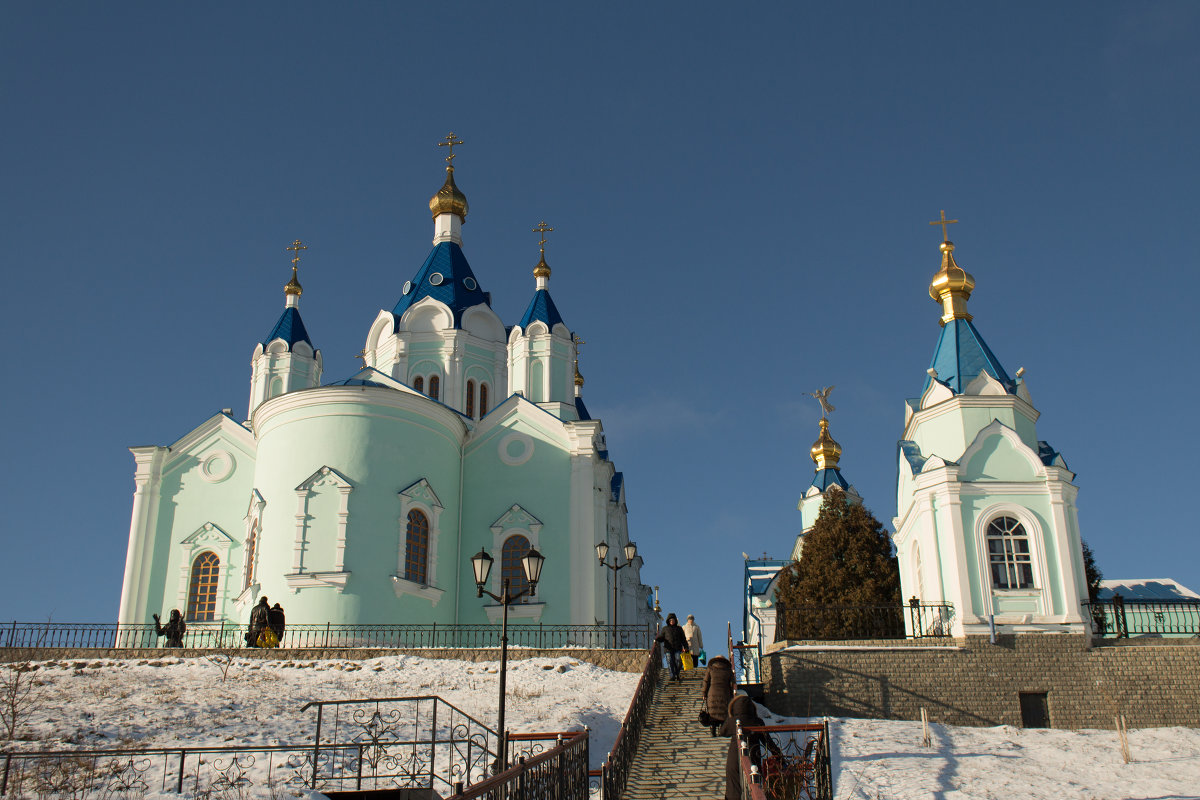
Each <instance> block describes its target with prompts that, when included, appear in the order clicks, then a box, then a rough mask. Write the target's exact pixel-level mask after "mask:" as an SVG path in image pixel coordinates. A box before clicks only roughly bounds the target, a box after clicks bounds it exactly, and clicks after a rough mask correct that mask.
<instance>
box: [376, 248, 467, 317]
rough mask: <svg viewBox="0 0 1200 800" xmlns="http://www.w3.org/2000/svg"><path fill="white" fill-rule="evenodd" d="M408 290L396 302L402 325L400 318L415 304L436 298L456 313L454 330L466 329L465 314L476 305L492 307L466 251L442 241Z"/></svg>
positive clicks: (407, 284)
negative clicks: (468, 260)
mask: <svg viewBox="0 0 1200 800" xmlns="http://www.w3.org/2000/svg"><path fill="white" fill-rule="evenodd" d="M405 287H406V288H407V289H408V291H407V292H405V293H404V294H403V295H401V297H400V299H399V300H398V301H397V302H396V307H395V308H393V309H392V313H393V314H394V315H395V316H396V323H397V325H399V322H400V316H401V315H402V314H403V313H404V312H405V311H407V310H408V309H409V308H411V307H412V305H413V304H414V303H416V302H417V301H419V300H423V299H424V298H426V297H432V298H433V299H434V300H438V301H440V302H442V303H445V304H446V305H447V306H449V307H450V310H451V311H452V312H453V313H454V327H456V328H459V327H462V315H463V312H464V311H466V310H467V309H468V308H471V307H472V306H477V305H480V304H481V303H482V304H486V305H489V306H490V305H491V303H490V298H488V296H487V293H486V292H485V291H483V290H482V289H480V288H479V281H477V280H476V279H475V273H473V272H472V271H471V265H470V264H468V263H467V257H466V256H465V255H463V251H462V248H461V247H459V246H458V245H457V244H455V243H454V242H439V243H438V244H436V245H434V248H433V250H431V251H430V252H429V256H428V257H427V258H426V259H425V263H424V264H422V265H421V268H420V269H419V270H417V274H416V276H415V277H414V278H413V279H412V280H411V281H409V282H408V283H406V284H405Z"/></svg>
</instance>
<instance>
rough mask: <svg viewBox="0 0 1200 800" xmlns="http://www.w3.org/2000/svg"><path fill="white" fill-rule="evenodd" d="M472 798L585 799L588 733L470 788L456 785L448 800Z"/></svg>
mask: <svg viewBox="0 0 1200 800" xmlns="http://www.w3.org/2000/svg"><path fill="white" fill-rule="evenodd" d="M606 796H607V795H606ZM474 797H488V798H521V800H542V799H543V798H545V800H550V799H551V798H553V800H587V797H588V732H587V731H586V730H584V731H579V732H577V733H574V734H572V736H571V738H570V739H561V738H560V740H559V744H557V745H556V746H555V747H553V748H551V749H550V750H547V751H546V752H544V753H541V754H540V755H535V756H533V757H532V758H524V757H522V758H520V759H519V760H518V763H517V764H515V765H513V766H511V767H509V768H508V769H506V770H505V771H504V772H501V773H500V774H499V775H496V776H494V777H491V778H488V779H486V780H482V781H480V782H478V783H476V784H474V785H473V786H471V787H470V788H467V789H464V787H463V786H462V785H461V784H460V785H457V786H455V794H454V795H452V797H451V800H470V798H474Z"/></svg>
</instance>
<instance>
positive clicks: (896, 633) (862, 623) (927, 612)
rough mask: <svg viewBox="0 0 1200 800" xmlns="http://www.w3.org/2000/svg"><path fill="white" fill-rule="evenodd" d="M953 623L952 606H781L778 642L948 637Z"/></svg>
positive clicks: (778, 618) (776, 639) (777, 634)
mask: <svg viewBox="0 0 1200 800" xmlns="http://www.w3.org/2000/svg"><path fill="white" fill-rule="evenodd" d="M953 623H954V606H953V605H952V604H950V603H920V602H916V603H913V602H909V603H908V604H899V603H897V604H895V605H879V606H800V607H789V606H787V605H786V604H783V603H780V604H779V605H778V606H777V607H776V616H775V641H777V642H782V641H785V640H846V639H922V638H929V637H935V638H937V637H948V636H950V635H951V629H952V627H953Z"/></svg>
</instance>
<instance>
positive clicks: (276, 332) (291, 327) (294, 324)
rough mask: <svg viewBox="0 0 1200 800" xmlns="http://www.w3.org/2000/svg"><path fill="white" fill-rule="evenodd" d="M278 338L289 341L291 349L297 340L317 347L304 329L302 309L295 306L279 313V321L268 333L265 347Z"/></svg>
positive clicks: (264, 341) (314, 347) (288, 344)
mask: <svg viewBox="0 0 1200 800" xmlns="http://www.w3.org/2000/svg"><path fill="white" fill-rule="evenodd" d="M276 339H283V340H284V341H285V342H287V346H288V349H289V350H291V349H292V345H294V344H296V342H305V343H307V344H308V346H309V347H311V348H312V349H314V350H316V349H317V348H316V346H315V345H314V344H313V343H312V339H310V338H308V331H307V330H305V329H304V320H302V319H300V309H298V308H296V307H295V306H292V307H291V308H285V309H284V310H283V313H282V314H280V315H279V321H278V322H276V323H275V327H274V328H271V332H270V333H268V334H267V338H265V339H263V341H262V344H263V347H266V346H267V345H269V344H270V343H271V342H273V341H275V340H276Z"/></svg>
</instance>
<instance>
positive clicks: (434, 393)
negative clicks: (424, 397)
mask: <svg viewBox="0 0 1200 800" xmlns="http://www.w3.org/2000/svg"><path fill="white" fill-rule="evenodd" d="M439 384H441V379H440V378H438V376H437V375H430V376H429V396H430V397H432V398H433V399H434V400H437V399H438V388H439Z"/></svg>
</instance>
